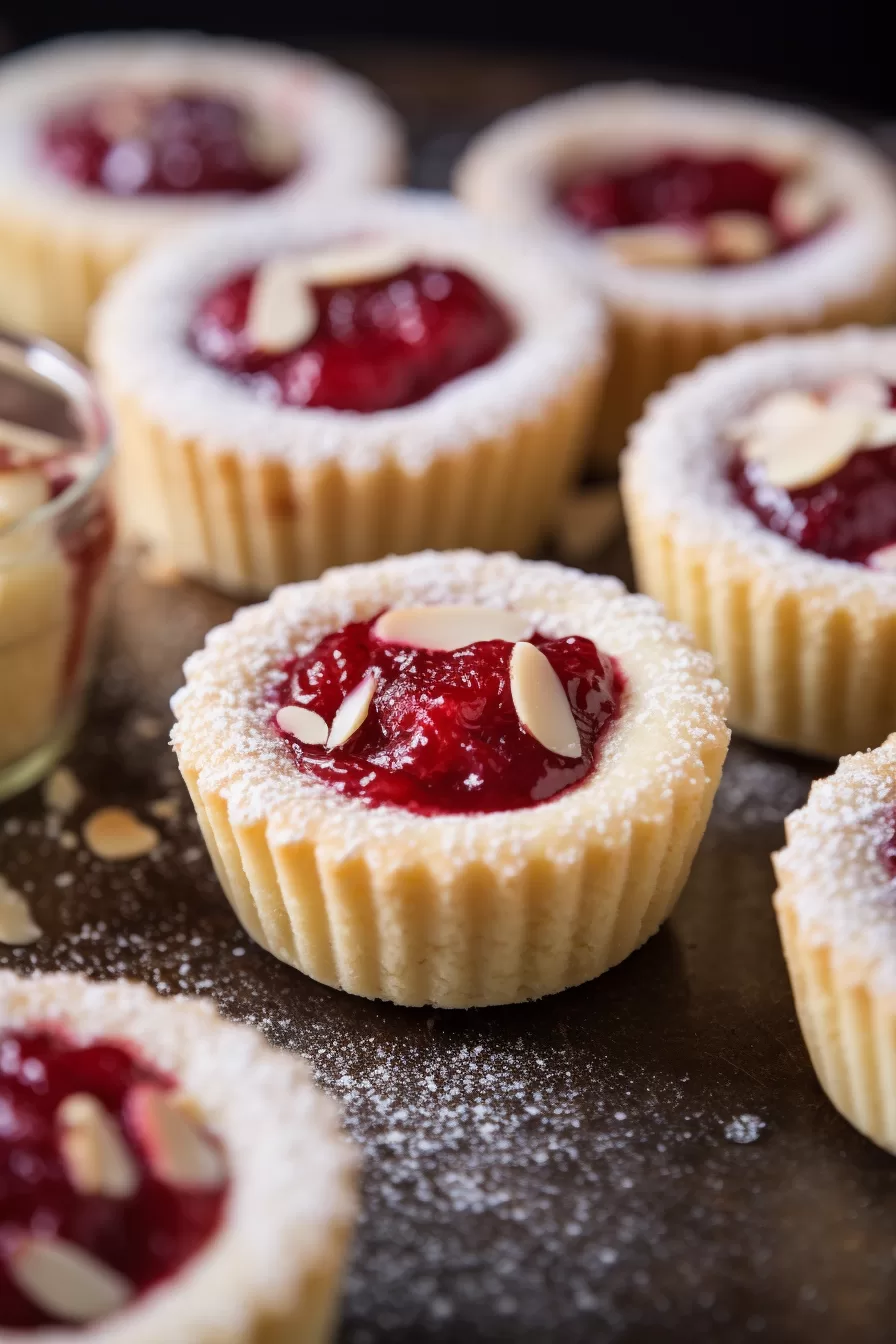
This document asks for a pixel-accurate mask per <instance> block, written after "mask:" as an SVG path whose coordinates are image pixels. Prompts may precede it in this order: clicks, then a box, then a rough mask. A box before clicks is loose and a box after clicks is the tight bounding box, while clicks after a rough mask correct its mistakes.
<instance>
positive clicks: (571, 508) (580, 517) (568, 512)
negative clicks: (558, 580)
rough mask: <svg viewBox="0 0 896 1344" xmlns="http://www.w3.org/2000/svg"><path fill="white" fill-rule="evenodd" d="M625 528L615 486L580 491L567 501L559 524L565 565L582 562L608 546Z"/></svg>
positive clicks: (558, 542)
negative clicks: (623, 527)
mask: <svg viewBox="0 0 896 1344" xmlns="http://www.w3.org/2000/svg"><path fill="white" fill-rule="evenodd" d="M621 528H622V505H621V503H620V499H619V491H618V490H617V488H616V486H615V485H598V486H594V487H593V488H592V489H590V490H578V491H576V492H575V493H574V494H571V495H569V496H568V497H567V499H566V500H565V501H564V504H563V508H562V511H561V513H560V518H559V521H558V524H557V550H558V552H559V555H560V558H561V560H563V562H564V563H565V564H569V565H579V564H584V563H585V562H586V561H587V560H591V559H593V557H594V556H596V555H598V554H599V553H600V552H601V551H603V550H605V549H606V547H607V546H609V544H610V542H611V541H613V539H614V538H615V537H616V535H617V534H618V533H619V531H620V530H621Z"/></svg>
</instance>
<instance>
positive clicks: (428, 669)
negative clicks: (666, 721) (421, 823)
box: [272, 621, 625, 816]
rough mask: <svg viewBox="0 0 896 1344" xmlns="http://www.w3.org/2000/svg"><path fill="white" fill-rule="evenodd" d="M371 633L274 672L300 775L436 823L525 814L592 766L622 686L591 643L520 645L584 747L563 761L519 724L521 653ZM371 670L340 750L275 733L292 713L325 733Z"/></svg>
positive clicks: (339, 637)
mask: <svg viewBox="0 0 896 1344" xmlns="http://www.w3.org/2000/svg"><path fill="white" fill-rule="evenodd" d="M375 624H376V622H375V621H358V622H352V623H351V624H349V625H346V626H344V627H343V628H342V629H341V630H337V631H335V632H334V633H333V634H330V635H327V636H325V637H324V639H322V640H321V641H320V643H319V644H318V645H317V646H316V647H315V648H314V649H312V650H311V652H310V653H307V654H303V655H301V656H299V657H296V658H292V659H290V661H289V662H288V663H286V664H285V665H284V667H283V669H282V674H283V675H282V680H281V681H279V682H278V684H277V686H276V688H275V691H274V704H275V706H276V709H275V713H274V716H273V717H272V726H273V727H274V730H275V731H276V732H278V733H279V734H280V736H281V737H282V738H284V740H285V741H287V742H288V743H289V745H290V747H291V749H292V751H293V754H294V757H295V762H296V765H297V766H298V768H299V769H300V770H301V771H302V772H303V773H304V774H308V775H312V776H313V777H314V778H315V779H317V780H319V781H320V782H322V783H324V784H327V785H329V786H331V787H332V788H334V789H337V790H339V792H341V793H344V794H347V795H349V796H350V797H355V798H361V799H363V801H364V802H366V803H369V804H371V805H378V804H383V803H388V804H391V805H393V806H397V807H404V808H407V809H408V810H409V811H412V812H416V813H420V814H423V815H427V816H437V815H440V814H444V813H474V812H500V811H511V810H515V809H517V808H523V807H531V806H533V805H534V804H537V803H543V802H546V801H547V800H548V799H550V798H554V797H556V796H557V794H559V793H562V792H563V791H564V790H566V789H569V788H571V787H573V786H574V785H577V784H580V783H581V782H582V781H583V780H584V779H586V778H587V777H588V776H589V775H590V774H591V773H592V771H593V770H594V769H595V767H596V765H597V763H598V760H599V756H600V745H601V742H602V741H603V739H604V737H605V735H606V733H607V730H608V729H609V727H610V725H611V724H612V723H613V722H614V721H615V720H616V719H617V718H618V717H619V715H620V712H621V706H622V698H623V691H624V686H625V682H624V678H623V675H622V672H621V671H620V669H619V667H618V666H617V664H616V663H615V661H614V659H613V658H611V657H609V656H608V655H606V654H603V653H601V652H600V651H599V650H598V649H597V648H596V647H595V646H594V644H593V643H592V642H591V640H590V639H585V638H584V637H582V636H578V635H574V636H568V637H566V638H563V639H550V638H548V637H547V636H545V635H541V634H539V633H537V632H536V633H535V634H533V635H531V636H530V638H529V640H527V641H526V642H527V643H530V644H532V645H534V646H535V647H536V648H537V649H539V650H540V651H541V653H542V654H543V655H544V657H545V658H546V659H547V662H548V663H549V664H550V667H551V668H552V669H553V672H554V673H556V676H557V678H558V679H559V685H560V687H562V692H561V693H562V694H563V695H565V697H566V701H567V703H568V706H569V708H570V709H571V711H572V718H573V719H574V723H575V730H577V733H578V739H579V743H580V744H581V754H580V755H579V756H578V757H577V758H572V757H570V756H564V755H561V754H558V752H556V751H552V750H548V749H547V748H546V747H544V746H543V745H542V743H541V742H540V741H539V740H537V739H536V737H535V736H533V734H532V732H530V731H529V729H528V728H526V727H524V726H523V723H522V722H521V720H520V714H519V712H518V709H517V706H516V703H515V700H514V695H513V693H512V687H511V674H510V659H511V653H512V651H513V650H514V649H515V648H519V647H520V646H519V645H518V644H517V645H515V644H514V643H512V642H511V641H509V640H507V639H488V640H481V641H479V642H476V643H471V644H468V645H467V646H465V647H463V648H456V649H454V650H452V651H444V650H438V649H430V648H419V647H410V646H408V645H406V644H399V643H394V642H388V641H386V640H383V639H381V638H379V637H378V636H377V634H376V633H375V631H374V626H375ZM371 671H373V672H374V674H375V677H376V690H375V692H374V694H373V698H372V700H371V702H370V705H369V709H368V711H367V714H366V717H365V718H364V719H363V722H362V723H361V724H360V726H359V727H358V729H357V730H356V731H355V732H354V733H353V735H352V736H350V737H349V738H348V740H347V741H346V742H345V743H344V745H342V746H337V747H334V748H332V749H330V750H328V749H327V748H326V746H325V745H318V746H315V745H308V744H306V743H304V742H299V741H296V739H295V738H294V737H293V736H292V734H291V733H289V732H285V731H284V730H283V728H282V727H280V726H278V715H277V711H282V709H283V707H284V706H292V705H298V706H301V707H303V708H305V709H309V710H312V711H314V713H316V714H319V715H320V716H321V718H322V719H323V720H325V722H326V724H327V725H330V724H332V723H333V720H334V716H335V715H336V712H337V710H339V708H340V706H341V705H342V704H343V702H344V700H345V698H346V696H347V695H348V694H349V693H350V692H352V691H353V689H354V688H355V687H357V686H358V685H359V683H361V682H362V680H363V679H364V678H365V676H366V675H367V674H369V673H370V672H371ZM548 675H550V673H549V674H548ZM577 745H578V744H577Z"/></svg>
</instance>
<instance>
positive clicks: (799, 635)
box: [622, 328, 896, 757]
mask: <svg viewBox="0 0 896 1344" xmlns="http://www.w3.org/2000/svg"><path fill="white" fill-rule="evenodd" d="M868 373H873V374H877V375H880V376H881V377H882V378H883V379H885V380H886V381H887V382H889V383H890V384H892V383H894V382H896V334H894V332H893V331H889V330H884V331H868V330H863V329H861V328H855V329H848V330H844V331H841V332H836V333H832V334H829V335H815V336H807V337H794V338H789V339H788V338H772V339H769V340H766V341H761V342H758V343H756V344H755V345H752V346H748V347H745V348H743V349H741V350H738V351H736V352H734V353H732V354H728V355H725V356H723V357H721V358H719V359H714V360H707V361H706V362H705V363H704V364H703V365H701V366H700V368H699V369H697V370H696V371H695V372H694V373H693V374H690V375H686V376H684V377H682V378H681V379H679V380H678V381H677V382H676V383H674V384H673V385H672V387H670V388H669V389H668V390H667V391H666V392H664V393H662V394H661V395H660V396H658V397H656V398H654V400H653V401H652V402H651V404H650V406H649V408H648V411H647V414H646V415H645V416H644V418H643V420H641V421H640V423H639V424H638V425H636V426H635V428H634V430H633V431H632V435H631V439H630V444H629V448H628V449H627V451H626V454H625V456H624V458H623V463H622V490H623V498H624V502H625V510H626V517H627V521H628V526H629V536H630V540H631V545H632V550H633V554H634V560H635V569H636V573H637V577H638V585H639V587H640V588H641V589H642V590H643V591H644V592H647V593H649V594H650V595H651V596H652V597H655V598H657V599H658V600H659V601H661V602H662V603H663V604H664V606H665V607H666V610H667V611H668V613H669V615H670V616H671V617H672V618H673V619H675V620H681V621H683V622H684V623H685V624H686V625H688V626H690V628H691V629H692V630H693V631H694V634H695V635H696V637H697V642H698V643H699V644H700V645H701V647H703V648H706V649H709V651H710V652H711V653H712V655H713V657H714V658H715V660H716V665H717V666H718V669H719V675H720V677H721V678H722V680H723V681H724V682H725V684H726V685H727V686H728V688H729V690H730V694H731V708H730V715H729V717H730V720H731V723H732V725H733V726H734V727H735V728H736V729H738V730H739V731H741V732H744V733H746V734H748V735H749V736H751V737H755V738H758V739H759V740H761V741H765V742H770V743H773V744H776V745H780V746H786V747H791V748H794V749H795V750H799V751H805V752H810V753H813V754H817V755H822V756H832V757H837V756H841V755H844V754H846V753H848V752H853V751H860V750H864V749H866V748H868V747H871V746H875V745H877V744H878V743H879V742H881V741H882V740H883V739H884V737H886V735H887V733H889V732H890V731H891V729H892V728H893V726H894V724H896V687H894V683H893V678H892V674H891V665H892V652H891V651H892V649H893V647H894V643H896V577H894V572H893V571H892V570H889V571H888V570H886V569H883V568H880V569H878V568H874V567H871V566H870V565H865V564H854V563H851V562H847V561H844V560H839V559H829V558H827V557H826V556H824V555H820V554H816V553H814V552H813V551H811V550H805V549H801V548H800V547H799V546H797V545H796V544H795V543H794V542H792V541H790V540H789V539H788V538H787V537H784V536H779V535H778V534H777V533H775V532H773V531H771V530H770V529H769V528H767V527H766V526H764V525H763V523H762V522H761V521H760V519H759V518H758V517H757V516H756V514H754V513H753V512H752V511H751V510H750V509H749V508H747V507H745V506H744V505H743V504H741V503H740V501H739V500H738V498H737V497H736V495H735V491H734V488H733V486H732V484H731V483H730V482H729V480H728V476H727V471H728V464H729V462H730V460H731V454H732V452H733V447H732V444H731V442H730V440H729V439H728V438H726V434H727V433H728V432H729V430H730V427H731V426H732V425H733V424H735V423H736V422H737V421H738V420H739V419H740V418H742V417H743V416H745V415H747V414H748V413H749V412H750V411H751V410H753V409H754V408H755V407H756V405H757V404H758V403H760V402H761V401H762V400H763V399H764V398H768V397H770V396H771V395H772V394H773V393H777V392H782V391H790V390H792V389H794V388H806V389H823V388H825V387H828V386H830V385H831V384H833V383H835V382H837V381H838V380H841V379H844V378H846V377H848V376H849V375H853V374H855V375H859V376H864V375H866V374H868Z"/></svg>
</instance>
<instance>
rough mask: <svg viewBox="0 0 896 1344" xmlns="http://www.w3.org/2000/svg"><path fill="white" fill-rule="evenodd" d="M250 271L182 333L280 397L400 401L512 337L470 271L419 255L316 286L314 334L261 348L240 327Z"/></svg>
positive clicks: (380, 405)
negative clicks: (398, 268)
mask: <svg viewBox="0 0 896 1344" xmlns="http://www.w3.org/2000/svg"><path fill="white" fill-rule="evenodd" d="M253 278H254V273H252V272H249V273H245V274H242V275H239V276H236V277H235V278H234V279H233V280H231V281H230V282H229V283H228V284H226V285H224V286H222V287H221V288H220V289H218V290H216V291H215V292H214V293H213V294H210V295H209V296H208V298H207V299H206V300H205V302H204V303H203V304H202V306H201V307H200V309H199V311H198V312H197V313H196V316H195V318H194V319H193V323H192V327H191V330H190V338H191V341H192V343H193V346H194V348H195V349H196V351H197V352H198V353H199V354H200V355H201V356H202V357H203V359H205V360H207V361H208V362H209V363H210V364H214V365H216V366H217V367H218V368H221V369H225V370H227V372H228V373H232V374H234V375H236V376H238V377H240V378H242V379H245V380H247V381H249V382H252V383H256V384H257V385H258V386H259V389H260V390H263V391H264V394H265V395H266V396H270V395H273V396H275V397H276V398H277V399H278V400H279V401H280V403H281V404H283V405H286V406H328V407H330V408H331V409H333V410H337V411H366V412H372V411H387V410H392V409H394V408H396V407H398V406H409V405H411V404H412V403H413V402H416V401H421V400H422V399H423V398H424V397H428V396H429V395H430V394H431V393H432V392H435V391H436V389H437V388H439V387H441V386H443V385H444V384H445V383H448V382H451V380H452V379H453V378H459V377H461V375H463V374H465V373H469V372H471V370H473V369H478V368H480V367H481V366H482V365H484V364H489V363H491V361H492V360H494V359H497V357H498V356H499V355H500V354H501V353H502V352H503V351H504V350H505V349H506V348H507V346H508V344H509V343H510V341H511V339H512V336H513V331H512V328H511V323H510V320H509V318H508V316H507V314H506V313H505V312H504V310H503V309H502V308H501V307H500V306H499V305H498V303H497V302H496V301H495V300H494V299H493V298H491V297H490V295H488V294H487V293H486V292H485V291H484V290H483V289H482V288H481V287H480V286H479V285H478V284H477V283H476V281H475V280H472V279H470V277H469V276H468V275H465V274H464V273H463V272H462V271H457V270H454V269H443V268H441V267H438V266H430V265H422V264H421V265H414V266H409V267H408V268H407V269H406V270H404V271H402V272H401V273H400V274H397V275H394V276H392V277H389V278H381V279H378V280H375V281H370V282H368V283H365V284H359V285H340V286H337V287H333V286H326V285H315V286H314V287H313V288H312V294H313V296H314V300H315V302H316V304H317V309H318V313H319V319H318V324H317V329H316V330H315V332H314V334H313V335H312V336H311V337H310V339H309V340H307V341H305V342H304V344H302V345H301V346H299V347H297V348H296V349H295V350H290V351H287V352H286V353H285V354H281V355H271V354H266V353H265V352H264V351H261V350H258V349H256V348H255V347H254V346H253V345H252V342H251V341H250V339H249V336H248V334H247V332H246V318H247V313H248V308H249V297H250V294H251V292H252V283H253Z"/></svg>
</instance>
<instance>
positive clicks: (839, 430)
mask: <svg viewBox="0 0 896 1344" xmlns="http://www.w3.org/2000/svg"><path fill="white" fill-rule="evenodd" d="M867 424H868V417H867V414H864V413H863V412H861V411H858V410H855V409H853V408H851V407H847V406H832V407H830V408H829V409H828V410H827V412H826V413H825V414H824V415H823V416H822V417H820V418H819V420H818V421H817V423H816V424H814V425H809V426H808V427H807V428H806V429H802V430H797V431H796V432H795V433H793V434H790V435H786V436H784V435H782V436H780V437H778V438H771V437H770V438H769V439H767V440H765V441H764V445H763V444H760V443H753V444H751V445H750V448H751V452H750V456H751V457H752V458H761V459H762V461H763V463H764V465H765V472H766V479H767V480H768V482H769V484H770V485H778V486H782V487H783V488H784V489H786V490H796V489H800V488H802V487H803V486H806V485H815V484H816V483H817V482H818V481H823V480H825V479H826V478H827V477H828V476H832V475H833V474H834V472H835V471H839V469H840V467H842V466H843V465H844V464H845V463H846V462H848V461H849V459H850V457H851V456H852V454H853V453H854V452H855V450H856V449H857V448H858V447H860V446H861V444H862V442H863V440H864V439H865V431H866V426H867Z"/></svg>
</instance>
